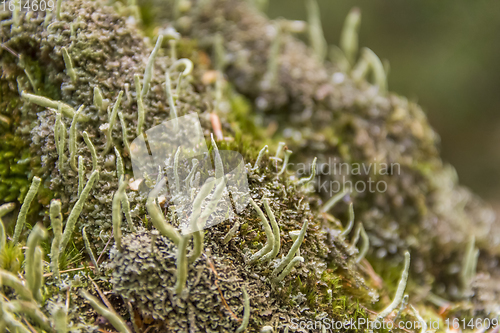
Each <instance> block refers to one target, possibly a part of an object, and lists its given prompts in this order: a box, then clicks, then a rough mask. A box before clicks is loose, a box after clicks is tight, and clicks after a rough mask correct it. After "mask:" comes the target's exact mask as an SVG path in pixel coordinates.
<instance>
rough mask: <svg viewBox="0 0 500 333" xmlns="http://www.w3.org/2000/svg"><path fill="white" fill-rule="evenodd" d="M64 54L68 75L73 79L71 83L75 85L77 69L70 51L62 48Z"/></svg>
mask: <svg viewBox="0 0 500 333" xmlns="http://www.w3.org/2000/svg"><path fill="white" fill-rule="evenodd" d="M62 54H63V59H64V65H65V66H66V74H68V76H69V77H70V78H71V81H73V83H76V78H77V76H76V72H75V68H74V67H73V61H72V60H71V57H70V56H69V53H68V50H67V49H66V48H65V47H63V48H62Z"/></svg>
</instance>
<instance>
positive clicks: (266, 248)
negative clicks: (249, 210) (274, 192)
mask: <svg viewBox="0 0 500 333" xmlns="http://www.w3.org/2000/svg"><path fill="white" fill-rule="evenodd" d="M250 203H251V204H252V206H253V208H254V209H255V210H256V211H257V214H258V215H259V217H260V220H261V221H262V225H263V226H264V232H265V233H266V237H267V241H266V244H265V245H264V247H262V248H261V249H260V250H259V251H257V252H256V253H254V254H253V255H252V256H251V257H250V259H249V260H248V262H249V263H250V264H251V263H254V262H256V261H257V260H258V259H260V258H261V257H262V256H264V255H265V254H267V253H268V252H270V251H272V249H273V246H274V234H273V230H272V229H271V226H270V225H269V222H268V221H267V218H266V216H265V215H264V213H263V212H262V209H260V207H259V206H258V205H257V204H256V203H255V201H254V200H253V199H252V198H250Z"/></svg>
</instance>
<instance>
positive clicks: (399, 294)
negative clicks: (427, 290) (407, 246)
mask: <svg viewBox="0 0 500 333" xmlns="http://www.w3.org/2000/svg"><path fill="white" fill-rule="evenodd" d="M409 270H410V252H408V251H406V252H405V264H404V268H403V272H402V273H401V278H400V279H399V283H398V289H397V290H396V295H394V300H393V301H392V302H391V304H389V305H388V306H387V307H386V308H385V309H384V310H382V311H381V312H380V313H379V314H378V315H377V320H378V321H380V320H382V319H384V318H385V317H387V316H388V315H389V314H391V312H392V311H394V310H395V309H396V308H397V306H398V305H399V304H401V302H402V301H403V295H404V292H405V289H406V282H407V281H408V272H409Z"/></svg>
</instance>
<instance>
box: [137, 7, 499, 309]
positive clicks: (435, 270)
mask: <svg viewBox="0 0 500 333" xmlns="http://www.w3.org/2000/svg"><path fill="white" fill-rule="evenodd" d="M167 3H168V2H167ZM144 4H145V6H147V5H148V4H149V5H151V4H154V5H156V6H161V4H159V3H157V2H155V1H147V0H144ZM196 4H197V5H193V6H192V10H191V11H187V12H185V14H184V15H185V16H183V17H181V18H179V19H178V20H177V21H176V22H173V21H172V17H171V16H170V17H169V15H168V12H164V11H162V12H161V13H159V14H158V15H157V20H158V21H159V22H163V24H168V23H165V22H169V20H170V22H173V24H174V25H175V26H176V27H178V28H179V29H180V31H181V32H183V33H185V34H188V35H190V36H193V37H194V38H197V40H199V41H200V45H201V46H205V48H206V49H211V48H212V44H213V40H214V38H215V37H214V36H215V35H216V34H220V35H221V36H222V39H223V40H224V49H225V50H226V52H227V56H226V59H227V64H226V70H225V72H226V74H227V76H228V78H229V79H230V81H231V82H232V83H233V84H234V86H235V87H236V88H237V89H238V91H240V92H241V93H243V94H244V95H245V96H247V97H248V98H249V99H250V100H251V101H253V104H254V106H255V108H256V109H257V110H258V112H259V114H260V115H261V117H262V118H263V123H264V124H269V123H275V124H277V131H276V133H275V137H277V138H280V137H281V138H285V139H286V140H287V144H288V146H289V147H291V149H292V150H293V151H294V156H295V161H297V162H300V161H302V162H303V161H305V160H307V161H309V163H310V162H311V161H312V159H313V158H314V157H315V156H317V157H318V159H319V161H318V167H319V169H321V168H322V165H321V164H322V163H324V164H325V166H324V167H325V168H326V167H327V165H328V164H332V163H336V166H337V168H339V164H340V163H343V162H347V163H361V164H365V165H371V166H372V168H373V167H374V165H379V166H380V165H383V164H384V163H385V164H386V165H389V166H390V165H391V164H397V167H396V168H394V169H392V170H391V171H390V172H389V174H388V175H383V174H382V173H380V172H378V173H377V172H375V173H374V172H373V170H371V171H369V172H367V173H366V172H363V171H361V172H358V174H356V172H345V171H339V170H337V174H334V172H333V171H330V172H329V174H327V175H320V179H322V180H320V179H318V182H324V181H334V180H338V181H340V182H341V183H342V182H343V180H344V178H345V180H348V181H352V183H353V184H355V183H356V182H358V181H363V182H364V183H365V184H367V182H368V180H369V179H371V180H374V181H375V182H378V181H383V182H385V183H386V184H387V190H386V191H385V192H383V193H381V191H373V193H371V192H370V191H367V190H366V191H362V192H360V193H355V194H354V198H355V199H354V200H355V203H356V204H355V211H356V216H357V219H359V220H360V221H363V224H364V226H365V227H366V228H367V230H368V231H369V233H370V239H371V244H372V249H371V250H370V258H372V259H373V261H375V262H377V261H379V260H380V259H381V258H386V257H388V258H394V259H396V260H397V261H400V260H402V254H403V253H404V250H406V249H410V250H411V252H412V254H413V257H412V258H413V264H412V270H413V272H414V277H416V276H417V275H418V276H419V279H420V281H421V282H424V281H425V282H426V283H429V282H431V281H432V282H433V288H434V291H435V292H437V293H438V294H440V295H442V296H444V297H447V298H450V297H451V298H455V299H458V298H460V297H461V295H460V292H458V290H459V289H460V282H459V281H458V279H457V278H458V274H457V271H456V267H457V265H461V263H462V261H463V256H464V246H463V244H464V243H466V242H467V241H468V240H469V239H470V238H471V237H472V236H474V237H475V239H476V244H477V246H478V248H479V249H480V251H481V256H480V260H479V261H480V263H479V269H481V268H482V269H483V270H484V271H488V270H489V268H488V267H492V265H495V264H494V262H496V259H493V261H491V260H492V258H498V255H500V238H499V236H498V235H499V232H498V231H499V230H500V223H498V221H497V220H496V218H495V216H494V213H493V212H492V210H491V209H490V208H489V207H488V206H487V205H486V204H485V203H483V202H482V201H481V199H480V198H478V197H477V196H476V195H475V194H473V193H471V192H470V191H469V190H468V189H466V188H464V187H462V186H460V185H459V184H458V179H457V176H456V173H455V170H454V169H453V167H452V166H450V165H447V164H445V163H443V162H442V160H441V159H440V157H439V149H438V145H439V137H438V135H437V134H436V133H435V132H434V131H433V129H432V128H431V127H430V125H429V123H428V121H427V118H426V116H425V114H424V113H423V111H422V110H421V108H420V106H418V105H417V104H415V103H413V102H411V101H408V100H407V99H406V98H404V97H402V96H398V95H396V94H393V93H388V94H380V93H379V92H378V89H377V88H376V87H375V86H372V85H370V84H368V83H367V82H361V83H358V84H356V83H355V82H353V81H352V80H351V78H350V77H349V75H347V74H346V73H342V72H340V70H339V69H337V68H336V64H335V63H334V64H321V63H319V62H318V61H317V60H316V57H315V56H314V55H313V54H312V51H311V50H309V49H308V48H307V47H305V45H304V44H303V43H302V42H300V41H298V40H297V39H295V38H293V37H292V36H290V35H288V34H286V33H282V34H283V36H281V38H282V46H281V51H280V53H279V57H278V62H279V70H278V73H279V74H278V78H277V84H276V85H274V86H271V87H270V86H269V85H268V84H266V72H267V70H268V67H267V64H268V61H269V56H270V47H271V44H272V42H273V39H274V38H275V35H276V33H275V29H274V27H273V22H271V21H269V20H268V19H266V18H265V17H264V16H263V15H262V14H261V13H259V12H258V11H257V10H256V9H255V8H253V7H252V6H251V5H250V4H249V3H248V2H244V1H238V0H214V1H198V2H196ZM164 6H165V5H164ZM210 41H212V44H211V43H210ZM379 170H380V169H379ZM323 184H324V183H323ZM328 190H329V187H328ZM318 192H319V193H320V195H321V196H322V197H323V198H324V199H327V198H329V197H330V196H331V193H330V192H325V191H324V190H323V191H322V189H321V188H318ZM340 209H343V210H344V211H345V210H346V208H345V207H340ZM337 213H339V211H337ZM498 278H499V277H494V278H493V280H494V281H498V280H497V279H498ZM492 283H493V282H492Z"/></svg>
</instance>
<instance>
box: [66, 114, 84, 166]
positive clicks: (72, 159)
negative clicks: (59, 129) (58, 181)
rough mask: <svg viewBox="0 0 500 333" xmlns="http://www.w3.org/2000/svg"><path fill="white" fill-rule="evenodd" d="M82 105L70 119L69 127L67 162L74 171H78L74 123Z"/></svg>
mask: <svg viewBox="0 0 500 333" xmlns="http://www.w3.org/2000/svg"><path fill="white" fill-rule="evenodd" d="M83 108H84V106H83V105H82V106H80V108H78V110H77V111H76V112H75V114H74V116H73V120H72V121H71V126H70V127H69V143H68V144H69V164H70V166H71V168H72V169H73V170H74V171H78V168H77V167H76V151H77V142H76V141H77V133H76V123H77V119H78V117H79V116H80V112H82V110H83Z"/></svg>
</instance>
